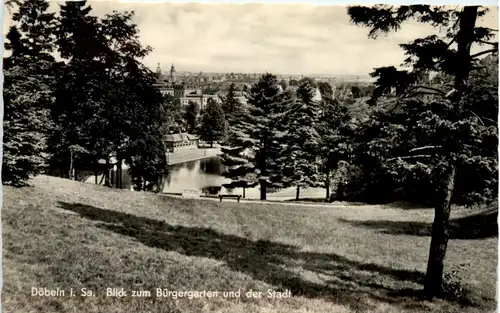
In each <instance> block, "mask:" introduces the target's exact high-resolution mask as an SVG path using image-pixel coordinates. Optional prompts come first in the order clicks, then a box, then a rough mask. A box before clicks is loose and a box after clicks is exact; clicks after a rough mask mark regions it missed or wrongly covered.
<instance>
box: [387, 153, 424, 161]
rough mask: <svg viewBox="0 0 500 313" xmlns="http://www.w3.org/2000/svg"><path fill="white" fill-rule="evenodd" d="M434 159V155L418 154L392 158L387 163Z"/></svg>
mask: <svg viewBox="0 0 500 313" xmlns="http://www.w3.org/2000/svg"><path fill="white" fill-rule="evenodd" d="M431 157H433V156H432V155H429V154H417V155H409V156H403V157H396V158H390V159H387V160H386V161H387V162H390V161H394V160H406V159H419V158H431Z"/></svg>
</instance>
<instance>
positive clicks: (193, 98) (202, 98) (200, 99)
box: [180, 93, 221, 110]
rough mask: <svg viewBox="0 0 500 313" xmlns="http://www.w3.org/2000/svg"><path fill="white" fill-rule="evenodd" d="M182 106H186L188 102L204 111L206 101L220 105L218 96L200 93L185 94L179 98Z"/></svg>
mask: <svg viewBox="0 0 500 313" xmlns="http://www.w3.org/2000/svg"><path fill="white" fill-rule="evenodd" d="M180 99H181V104H182V105H188V104H189V102H195V103H198V105H199V107H200V109H201V110H204V109H205V108H206V106H207V104H208V99H213V100H215V101H216V102H217V103H220V102H221V101H220V98H219V96H218V95H206V94H201V93H195V94H187V95H185V96H184V97H182V98H180Z"/></svg>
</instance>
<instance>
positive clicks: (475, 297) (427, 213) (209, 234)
mask: <svg viewBox="0 0 500 313" xmlns="http://www.w3.org/2000/svg"><path fill="white" fill-rule="evenodd" d="M3 201H4V203H3V212H2V215H3V238H4V241H3V249H4V259H3V273H4V288H3V295H2V300H3V309H4V312H12V313H17V312H19V313H31V312H44V313H52V312H75V313H76V312H85V313H92V312H95V313H103V312H106V313H113V312H134V313H136V312H227V313H236V312H266V313H271V312H283V313H285V312H291V313H293V312H329V313H336V312H345V313H353V312H380V313H382V312H394V313H399V312H457V313H458V312H493V311H494V310H495V294H496V278H497V277H496V266H497V235H496V211H495V210H492V211H484V212H482V214H481V215H477V211H475V213H474V214H475V215H474V216H470V214H472V212H470V211H467V210H465V209H457V210H454V212H453V218H454V221H453V227H452V231H451V237H452V238H453V239H452V240H450V243H449V248H448V254H447V259H446V271H447V272H451V271H452V270H454V269H455V268H458V267H459V266H460V264H463V263H465V264H469V265H470V266H469V267H467V266H466V267H465V268H463V269H461V270H460V271H459V274H458V275H459V277H460V279H462V280H463V282H465V283H466V291H467V296H468V298H469V300H470V302H471V304H469V305H468V306H464V304H463V303H462V302H453V301H443V300H439V301H434V302H427V301H420V300H419V299H418V294H419V291H420V290H421V289H422V279H423V277H424V272H425V267H426V260H427V254H428V248H429V243H430V237H429V227H430V222H431V221H432V217H433V211H432V210H426V209H419V208H400V207H394V206H392V207H391V206H387V207H384V206H367V205H366V206H364V205H353V206H344V207H335V206H332V207H300V206H282V205H280V204H259V203H255V204H254V203H239V204H237V203H234V202H230V201H226V202H222V203H219V202H215V201H207V200H189V199H179V198H169V197H164V196H159V195H154V194H149V193H138V192H132V191H126V190H116V189H108V188H105V187H101V186H95V185H91V184H83V183H77V182H72V181H69V180H63V179H59V178H53V177H47V176H39V177H37V178H35V179H34V180H33V181H32V186H31V187H26V188H18V189H16V188H11V187H4V200H3ZM484 221H488V222H489V223H488V224H484ZM475 229H476V230H477V231H474V230H475ZM32 287H40V288H43V287H45V288H50V289H56V288H60V289H64V290H65V291H66V294H65V296H63V297H37V296H31V288H32ZM71 288H73V290H74V291H75V296H74V297H71V296H69V290H70V289H71ZM81 288H87V290H92V291H93V292H94V293H95V294H96V295H95V296H90V297H89V296H80V289H81ZM106 288H125V290H128V292H129V294H128V296H127V297H124V298H117V297H106ZM156 288H164V289H170V290H173V291H181V290H183V291H202V290H207V291H208V290H210V291H219V296H218V297H214V298H211V299H209V298H204V297H198V298H194V299H187V298H178V299H173V298H160V297H156V294H155V290H156ZM239 289H241V291H242V296H241V297H239V298H229V297H223V296H222V291H237V290H239ZM268 289H272V290H275V291H282V290H287V289H288V290H290V291H291V293H292V297H291V298H285V299H272V298H268V297H266V294H265V293H264V294H263V296H262V297H261V298H256V297H252V298H247V297H245V296H244V295H245V292H248V291H250V290H253V291H267V290H268ZM132 290H150V291H151V292H152V296H151V297H143V298H134V297H131V291H132ZM460 303H462V304H460Z"/></svg>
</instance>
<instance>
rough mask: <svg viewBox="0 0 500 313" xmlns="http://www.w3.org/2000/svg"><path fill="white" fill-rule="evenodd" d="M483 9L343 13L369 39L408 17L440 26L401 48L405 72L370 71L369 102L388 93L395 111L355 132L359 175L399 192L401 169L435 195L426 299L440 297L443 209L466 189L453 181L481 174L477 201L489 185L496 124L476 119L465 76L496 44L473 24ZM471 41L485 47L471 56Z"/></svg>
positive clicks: (420, 7)
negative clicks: (435, 78)
mask: <svg viewBox="0 0 500 313" xmlns="http://www.w3.org/2000/svg"><path fill="white" fill-rule="evenodd" d="M487 11H488V10H487V9H486V8H482V7H477V6H466V7H463V8H453V7H434V6H429V5H410V6H400V7H394V6H388V5H376V6H373V7H359V6H357V7H349V8H348V13H349V15H350V17H351V21H352V22H353V23H355V24H358V25H363V26H368V27H370V28H371V30H370V32H369V36H370V37H373V38H376V37H377V35H378V34H380V33H386V32H389V31H397V30H398V29H399V28H400V25H401V23H402V22H404V21H406V20H408V19H416V20H417V21H419V22H421V23H429V24H431V25H433V26H434V27H440V28H441V29H442V32H441V33H444V35H443V36H440V35H439V34H437V35H431V36H427V37H425V38H419V39H416V40H414V41H413V42H410V43H408V44H401V45H400V46H401V48H402V49H404V50H405V53H406V55H407V59H406V60H405V65H407V66H408V67H410V66H411V68H410V69H409V70H397V69H396V68H395V67H394V66H390V67H385V68H380V69H377V70H376V71H375V72H374V73H373V74H372V76H374V77H378V79H377V81H376V89H375V90H374V97H373V102H372V103H373V104H376V103H377V102H376V101H377V100H378V98H380V97H381V96H383V95H389V96H395V97H396V99H395V107H393V108H392V109H391V110H390V111H389V112H384V113H379V114H377V115H378V116H376V117H375V119H374V121H373V122H371V123H369V124H368V127H367V128H371V129H373V130H377V133H378V134H377V135H375V136H373V135H372V134H368V133H367V132H362V133H363V135H364V136H365V138H364V139H365V140H364V141H363V142H362V143H360V146H363V147H362V148H361V149H364V150H365V151H366V153H365V154H364V158H363V157H361V158H359V159H360V160H363V159H364V161H362V162H361V163H362V166H363V167H365V169H364V170H365V174H364V175H365V176H368V175H370V174H371V173H374V172H377V171H378V172H379V173H380V174H381V175H380V176H382V177H384V176H385V178H386V180H387V181H390V182H392V186H391V188H393V186H396V185H397V184H398V183H401V185H403V186H402V189H403V190H404V189H406V188H407V186H405V182H408V179H406V180H405V179H404V176H403V177H401V176H399V175H398V173H400V172H402V173H404V175H405V176H412V175H413V176H416V177H417V179H418V178H420V177H421V176H424V177H426V176H427V182H428V185H430V186H432V187H434V188H433V189H434V190H436V192H435V193H433V197H432V198H434V199H433V204H434V205H435V217H434V223H433V230H432V240H431V245H430V253H429V260H428V264H427V273H426V277H425V281H424V291H425V295H426V296H428V297H430V298H433V297H436V296H442V294H443V286H444V284H443V268H444V265H443V262H444V257H445V255H446V248H447V242H448V237H449V235H448V230H447V228H448V223H449V216H450V209H451V207H450V205H451V203H452V202H453V201H456V198H457V196H458V195H459V193H463V192H464V191H465V189H466V188H464V185H462V186H460V181H461V180H464V179H465V177H466V176H467V175H464V173H468V174H470V173H473V172H474V171H477V172H480V173H481V174H480V175H477V176H476V179H477V182H479V185H480V186H479V187H478V189H482V191H481V192H478V193H476V195H477V196H478V197H472V198H470V200H471V201H472V202H477V201H481V200H484V199H485V198H489V197H490V196H491V194H492V193H491V192H490V193H489V194H488V192H487V191H485V190H484V189H485V188H484V187H485V186H489V188H491V186H492V185H493V186H494V185H496V178H494V177H496V176H497V152H496V151H497V149H496V145H497V142H498V135H497V132H498V131H497V125H496V123H490V124H486V123H484V122H482V118H481V116H480V115H478V114H476V113H475V112H474V108H475V107H476V106H484V105H485V103H484V102H483V100H485V99H478V97H477V96H473V95H474V94H475V93H474V92H471V91H472V90H473V87H472V86H473V85H474V84H473V83H472V84H471V82H472V81H473V79H471V72H473V71H474V69H475V68H476V67H477V65H478V63H480V59H479V57H480V56H482V55H487V54H491V53H493V52H495V53H496V52H497V49H498V43H496V42H491V41H489V40H491V39H492V38H493V32H492V30H491V29H487V28H483V27H477V26H476V22H477V19H478V18H480V17H481V16H484V15H485V14H486V12H487ZM474 43H476V44H486V45H490V46H491V47H492V48H491V49H487V50H483V51H482V52H479V53H476V54H472V53H471V47H472V45H473V44H474ZM431 73H438V74H441V75H442V76H443V78H445V77H446V76H450V78H451V79H452V82H451V84H450V85H451V86H449V85H447V84H442V85H439V86H435V85H434V86H433V85H432V81H430V79H429V74H431ZM442 82H446V79H443V80H442ZM434 83H435V82H434ZM448 88H449V89H448ZM488 106H491V103H490V104H487V105H486V107H488ZM487 110H491V109H487ZM492 111H493V110H492ZM391 162H393V163H391ZM374 169H376V171H374ZM425 180H426V179H424V181H425ZM410 181H411V179H410ZM379 186H381V184H379ZM405 187H406V188H405ZM486 189H488V187H487V188H486Z"/></svg>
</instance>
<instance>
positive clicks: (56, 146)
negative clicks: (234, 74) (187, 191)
mask: <svg viewBox="0 0 500 313" xmlns="http://www.w3.org/2000/svg"><path fill="white" fill-rule="evenodd" d="M48 6H49V4H48V3H47V2H46V1H43V0H33V1H31V0H26V1H16V2H15V3H11V6H10V9H11V10H14V13H13V15H12V17H13V18H12V19H13V22H14V25H13V26H11V27H10V29H9V32H8V34H7V43H6V49H7V50H8V51H10V56H8V57H6V58H5V59H4V68H5V84H4V104H5V115H4V131H5V135H4V163H3V182H4V183H9V184H13V185H23V184H25V183H26V181H27V179H28V178H29V177H30V176H32V175H35V174H37V173H40V172H41V171H44V170H45V169H47V167H49V168H60V169H65V170H64V174H65V176H68V177H70V178H73V177H74V173H75V166H76V165H78V166H79V167H80V168H87V169H89V168H91V169H94V170H96V171H97V170H98V169H99V166H100V164H99V163H100V162H99V161H100V160H104V163H106V164H107V166H104V168H109V166H110V164H109V163H110V160H111V158H112V157H114V158H115V159H117V160H118V165H121V161H122V160H124V161H126V163H127V164H128V165H129V166H130V173H131V176H132V177H133V181H134V185H135V187H136V189H139V190H142V189H145V188H146V189H151V188H152V186H153V185H154V183H155V182H156V180H157V177H158V176H159V175H161V174H162V172H163V171H164V170H165V159H164V155H165V154H164V147H163V144H162V140H161V138H162V136H163V135H164V134H165V133H166V131H167V129H168V127H170V126H171V125H172V123H173V121H174V120H175V119H177V118H178V116H176V114H178V113H179V110H178V108H176V105H177V104H176V103H175V101H173V99H172V98H170V97H163V96H162V95H161V94H160V93H159V91H158V90H156V89H155V88H154V87H153V83H154V82H155V79H156V77H155V74H154V73H152V72H151V71H150V70H149V69H147V68H146V67H145V66H144V65H143V64H142V63H141V62H140V60H141V59H142V58H144V57H145V56H146V55H147V54H148V53H149V52H150V51H151V49H150V48H149V47H143V46H142V45H141V44H140V42H139V38H138V30H137V27H136V25H134V24H132V23H131V19H132V17H133V12H124V13H119V12H113V13H112V14H108V15H106V16H104V17H103V18H97V17H95V16H92V15H91V7H90V6H87V4H86V2H85V1H78V2H66V3H65V4H63V5H61V6H60V10H59V12H58V14H56V13H49V12H48ZM54 56H59V57H60V60H57V61H56V59H55V58H54ZM101 163H102V162H101ZM101 167H103V166H102V165H101ZM106 177H107V175H106ZM106 183H107V184H109V181H108V180H106Z"/></svg>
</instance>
